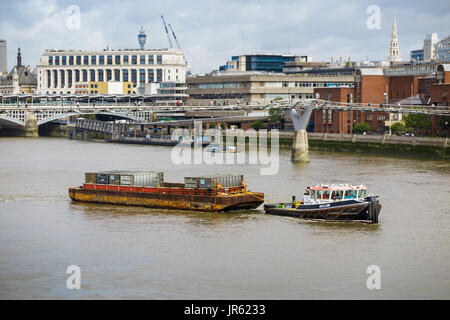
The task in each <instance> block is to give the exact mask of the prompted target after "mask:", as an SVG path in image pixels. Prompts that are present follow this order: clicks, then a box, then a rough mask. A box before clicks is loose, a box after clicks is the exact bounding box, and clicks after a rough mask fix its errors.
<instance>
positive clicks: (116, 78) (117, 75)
mask: <svg viewBox="0 0 450 320" xmlns="http://www.w3.org/2000/svg"><path fill="white" fill-rule="evenodd" d="M114 81H120V70H119V69H114Z"/></svg>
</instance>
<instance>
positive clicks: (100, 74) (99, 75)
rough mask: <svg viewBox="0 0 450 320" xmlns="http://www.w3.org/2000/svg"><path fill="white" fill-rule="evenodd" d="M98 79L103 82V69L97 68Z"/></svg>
mask: <svg viewBox="0 0 450 320" xmlns="http://www.w3.org/2000/svg"><path fill="white" fill-rule="evenodd" d="M98 81H101V82H103V70H98ZM96 87H97V85H96Z"/></svg>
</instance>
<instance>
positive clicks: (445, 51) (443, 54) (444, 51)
mask: <svg viewBox="0 0 450 320" xmlns="http://www.w3.org/2000/svg"><path fill="white" fill-rule="evenodd" d="M436 56H437V59H439V61H441V62H443V63H448V62H450V36H447V37H446V38H444V39H442V40H441V41H439V42H438V43H437V44H436Z"/></svg>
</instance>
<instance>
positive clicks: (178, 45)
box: [169, 23, 181, 50]
mask: <svg viewBox="0 0 450 320" xmlns="http://www.w3.org/2000/svg"><path fill="white" fill-rule="evenodd" d="M169 28H170V31H172V35H173V38H174V39H175V42H176V43H177V47H178V50H181V48H180V43H179V42H178V39H177V36H176V35H175V31H173V28H172V25H171V24H170V23H169Z"/></svg>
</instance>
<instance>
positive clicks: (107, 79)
mask: <svg viewBox="0 0 450 320" xmlns="http://www.w3.org/2000/svg"><path fill="white" fill-rule="evenodd" d="M110 80H112V71H111V69H107V70H106V81H110Z"/></svg>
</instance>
